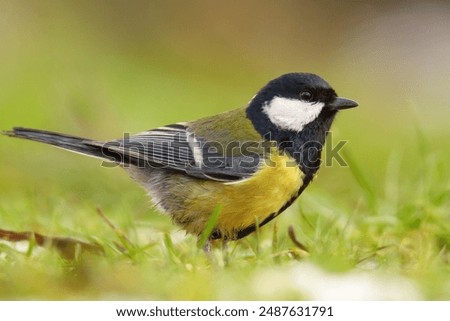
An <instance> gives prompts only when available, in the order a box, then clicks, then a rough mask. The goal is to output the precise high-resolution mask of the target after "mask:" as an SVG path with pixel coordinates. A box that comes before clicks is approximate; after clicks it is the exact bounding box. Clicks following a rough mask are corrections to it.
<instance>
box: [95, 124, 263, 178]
mask: <svg viewBox="0 0 450 321" xmlns="http://www.w3.org/2000/svg"><path fill="white" fill-rule="evenodd" d="M254 144H256V145H257V144H258V143H257V142H254ZM256 145H254V146H252V144H246V145H245V146H244V147H243V148H239V147H238V148H236V146H235V145H234V146H233V150H227V148H228V147H227V146H222V145H221V144H219V143H218V142H211V141H207V140H205V139H204V138H203V137H197V136H195V135H194V133H191V132H189V129H188V128H187V127H186V126H185V125H183V124H174V125H168V126H165V127H160V128H156V129H153V130H148V131H145V132H142V133H139V134H137V135H133V136H124V138H123V139H120V140H114V141H109V142H106V143H104V145H103V146H102V147H103V150H104V151H105V152H106V151H107V153H110V154H116V155H113V156H111V159H115V161H117V159H118V157H121V160H120V163H122V164H123V165H124V166H126V165H127V163H128V162H129V163H130V164H132V165H135V166H139V167H142V168H146V167H157V168H165V169H170V170H174V171H179V172H184V173H185V174H187V175H190V176H193V177H197V178H202V179H209V180H216V181H224V182H229V181H236V180H241V179H245V178H248V177H250V176H251V175H252V174H254V173H255V172H256V171H257V170H258V168H259V166H260V161H261V159H262V157H261V155H260V154H259V152H258V148H257V146H256Z"/></svg>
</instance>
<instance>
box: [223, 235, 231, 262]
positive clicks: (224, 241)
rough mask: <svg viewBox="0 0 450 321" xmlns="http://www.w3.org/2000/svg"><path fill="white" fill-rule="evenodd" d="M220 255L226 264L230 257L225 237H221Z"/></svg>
mask: <svg viewBox="0 0 450 321" xmlns="http://www.w3.org/2000/svg"><path fill="white" fill-rule="evenodd" d="M222 257H223V264H224V265H225V266H228V264H229V261H230V258H229V255H228V241H227V240H226V239H222Z"/></svg>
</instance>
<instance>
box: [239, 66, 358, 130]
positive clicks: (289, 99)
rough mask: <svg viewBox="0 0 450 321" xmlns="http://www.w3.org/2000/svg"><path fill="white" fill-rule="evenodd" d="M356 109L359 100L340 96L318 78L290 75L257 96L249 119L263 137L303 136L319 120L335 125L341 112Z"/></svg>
mask: <svg viewBox="0 0 450 321" xmlns="http://www.w3.org/2000/svg"><path fill="white" fill-rule="evenodd" d="M356 106H358V103H356V102H355V101H353V100H350V99H347V98H341V97H338V96H337V94H336V92H335V91H334V89H333V88H331V86H330V85H329V84H328V83H327V82H326V81H325V80H323V79H322V78H320V77H319V76H317V75H314V74H309V73H289V74H285V75H283V76H281V77H279V78H276V79H274V80H272V81H270V82H269V83H268V84H267V85H266V86H264V87H263V88H262V89H261V90H260V91H259V92H258V93H257V94H256V96H255V97H254V98H253V99H252V100H251V102H250V104H249V106H248V108H247V116H248V117H249V118H250V120H251V121H252V122H253V124H254V126H255V128H256V129H257V130H258V132H259V133H260V134H261V135H265V134H266V133H268V132H274V131H275V132H294V133H299V132H301V131H302V130H303V129H304V128H305V127H306V126H307V125H308V124H310V123H313V122H315V121H317V120H319V121H320V120H321V121H323V122H324V123H329V125H331V120H332V119H333V118H334V116H335V115H336V113H337V112H338V111H339V110H342V109H347V108H353V107H356ZM327 120H329V121H327ZM329 125H328V127H329ZM325 130H328V128H325Z"/></svg>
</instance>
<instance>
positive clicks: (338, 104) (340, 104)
mask: <svg viewBox="0 0 450 321" xmlns="http://www.w3.org/2000/svg"><path fill="white" fill-rule="evenodd" d="M356 106H358V103H357V102H356V101H354V100H351V99H347V98H342V97H336V99H335V100H334V101H333V102H331V103H330V104H328V108H329V109H331V110H336V111H337V110H341V109H347V108H353V107H356Z"/></svg>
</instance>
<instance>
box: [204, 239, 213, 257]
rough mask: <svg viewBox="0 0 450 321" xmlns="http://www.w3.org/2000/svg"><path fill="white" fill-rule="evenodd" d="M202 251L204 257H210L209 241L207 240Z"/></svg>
mask: <svg viewBox="0 0 450 321" xmlns="http://www.w3.org/2000/svg"><path fill="white" fill-rule="evenodd" d="M203 251H204V252H205V254H206V255H208V256H210V255H211V240H210V239H207V240H206V242H205V245H203Z"/></svg>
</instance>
